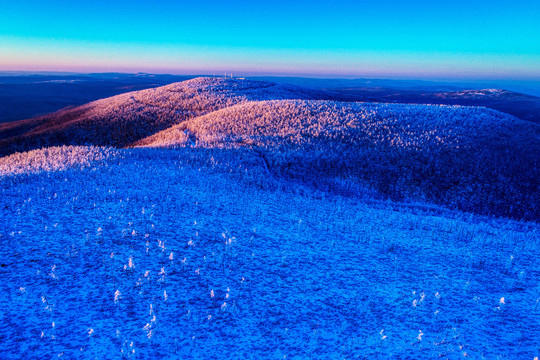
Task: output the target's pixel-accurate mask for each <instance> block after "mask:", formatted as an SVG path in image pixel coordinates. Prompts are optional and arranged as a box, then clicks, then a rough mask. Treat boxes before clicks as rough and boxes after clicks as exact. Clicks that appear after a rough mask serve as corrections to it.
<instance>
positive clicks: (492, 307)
mask: <svg viewBox="0 0 540 360" xmlns="http://www.w3.org/2000/svg"><path fill="white" fill-rule="evenodd" d="M66 151H67V150H66V149H64V150H62V151H58V150H57V149H56V150H54V151H52V152H50V154H53V156H50V157H49V158H48V159H49V161H51V162H53V163H54V162H58V163H65V156H66V155H65V153H66ZM67 153H69V154H81V156H82V157H83V158H84V157H85V156H88V154H91V155H92V154H100V153H103V154H106V155H107V156H98V157H97V160H99V161H83V160H84V159H83V160H81V161H72V163H70V164H71V165H70V166H75V167H67V166H63V167H55V166H49V167H44V166H42V165H40V166H41V167H39V166H38V168H36V167H33V168H32V167H31V166H30V165H29V164H27V163H25V162H24V161H21V160H17V159H14V158H12V159H11V160H10V161H13V162H16V163H17V164H18V165H17V164H10V166H11V169H14V170H12V172H13V174H9V173H7V172H5V173H4V174H3V175H0V176H1V177H0V191H1V196H0V209H1V210H0V223H1V224H2V226H1V227H0V276H1V279H2V281H1V282H0V289H1V292H0V302H1V303H0V305H1V306H0V319H2V321H1V322H0V344H1V345H0V358H2V359H10V358H12V359H19V358H26V359H31V358H32V359H41V358H42V359H51V358H57V357H60V358H69V359H73V358H75V359H77V358H80V359H86V358H96V359H119V358H133V359H154V358H171V359H173V358H174V359H176V358H178V359H180V358H182V359H189V358H201V359H215V358H253V359H259V358H276V359H278V358H279V359H283V358H285V357H286V358H287V359H295V358H324V359H327V358H370V359H371V358H390V357H394V358H400V359H404V358H411V359H419V358H450V359H454V358H463V357H464V356H468V357H469V358H473V359H483V358H485V359H497V358H501V359H531V360H532V359H534V357H536V356H539V355H540V304H539V303H538V301H539V299H540V286H539V285H540V284H539V280H538V279H539V278H540V262H539V261H538V260H539V259H540V255H539V253H540V233H539V230H540V228H539V226H538V224H537V223H531V222H529V223H524V222H517V221H513V220H505V219H492V218H487V217H476V216H473V215H469V214H465V213H459V212H450V211H445V210H442V209H441V210H440V211H435V212H428V211H424V210H422V208H421V207H420V208H413V207H411V206H405V205H403V206H399V204H393V203H381V202H378V203H376V202H373V203H369V202H365V201H363V202H359V201H357V200H354V199H351V198H343V197H339V196H336V195H330V194H327V193H324V192H316V191H315V190H310V189H308V188H305V187H301V186H300V185H297V184H294V183H289V182H284V181H285V180H281V179H277V178H274V177H273V176H271V175H269V174H268V173H267V172H266V170H265V167H264V163H263V162H262V161H261V159H260V158H259V157H258V156H257V155H256V154H254V153H253V154H250V153H249V150H245V149H244V150H241V149H229V150H227V149H203V148H194V149H190V148H184V149H175V150H169V149H132V150H118V151H117V150H114V151H105V150H103V149H96V148H75V149H73V148H70V149H69V151H67ZM92 156H94V155H92ZM33 157H34V158H37V159H39V158H40V156H39V153H33ZM92 159H94V158H92ZM94 160H95V159H94ZM4 161H5V159H4ZM81 164H82V165H81ZM4 165H5V164H4ZM25 169H26V170H28V171H25ZM39 170H46V171H41V172H39ZM36 171H38V172H36Z"/></svg>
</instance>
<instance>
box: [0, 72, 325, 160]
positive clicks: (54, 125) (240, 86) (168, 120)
mask: <svg viewBox="0 0 540 360" xmlns="http://www.w3.org/2000/svg"><path fill="white" fill-rule="evenodd" d="M332 96H333V95H332V94H331V93H327V92H323V91H317V90H310V89H306V88H301V87H297V86H292V85H278V84H274V83H269V82H261V81H250V80H237V79H224V78H196V79H192V80H188V81H184V82H180V83H174V84H171V85H167V86H162V87H158V88H154V89H148V90H140V91H135V92H130V93H125V94H121V95H117V96H113V97H110V98H106V99H102V100H98V101H94V102H91V103H89V104H86V105H83V106H79V107H75V108H71V109H67V110H62V111H59V112H56V113H53V114H50V115H46V116H43V117H40V118H36V119H29V120H23V121H16V122H13V123H8V124H0V155H7V154H11V153H13V152H16V151H27V150H32V149H37V148H40V147H43V146H59V145H85V144H92V145H103V146H117V147H124V146H128V145H130V144H131V143H133V142H134V141H136V140H139V139H141V138H144V137H146V136H149V135H151V134H154V133H155V132H158V131H160V130H163V129H165V128H167V127H169V126H171V125H174V124H178V123H181V122H182V121H185V120H187V119H190V118H193V117H196V116H199V115H203V114H206V113H208V112H211V111H215V110H218V109H222V108H225V107H228V106H231V105H235V104H238V103H242V102H245V101H250V100H272V99H322V98H324V99H328V98H332Z"/></svg>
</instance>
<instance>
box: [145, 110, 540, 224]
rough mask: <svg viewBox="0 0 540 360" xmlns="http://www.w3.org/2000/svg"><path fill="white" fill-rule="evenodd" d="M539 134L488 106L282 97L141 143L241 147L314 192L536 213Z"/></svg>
mask: <svg viewBox="0 0 540 360" xmlns="http://www.w3.org/2000/svg"><path fill="white" fill-rule="evenodd" d="M539 139H540V126H538V125H535V124H532V123H529V122H526V121H522V120H519V119H517V118H515V117H513V116H510V115H507V114H504V113H500V112H497V111H494V110H490V109H486V108H479V107H462V106H440V105H437V106H434V105H403V104H373V103H340V102H331V101H301V100H283V101H264V102H249V103H245V104H240V105H236V106H233V107H228V108H226V109H222V110H219V111H216V112H212V113H209V114H207V115H204V116H201V117H197V118H194V119H192V120H190V121H186V122H184V123H182V124H180V125H176V126H173V127H171V128H169V129H166V130H164V131H161V132H159V133H157V134H155V135H152V136H150V137H148V138H146V139H143V140H142V141H140V142H139V143H141V144H144V145H145V146H155V147H162V146H164V147H171V146H173V147H174V146H199V147H225V148H230V147H245V148H250V149H254V150H255V151H257V152H259V153H261V154H262V156H263V157H264V158H265V160H266V161H267V162H268V166H269V167H270V170H271V171H273V172H274V174H275V175H279V176H285V177H288V178H294V179H298V180H301V181H303V182H305V183H310V184H312V185H314V186H316V187H317V188H319V189H324V190H332V191H335V192H337V193H340V194H354V195H360V196H366V195H365V194H367V196H373V194H374V193H379V194H382V195H384V196H390V198H392V199H394V200H409V201H419V200H423V201H428V202H434V203H437V204H441V205H445V206H449V207H451V208H457V209H462V210H466V211H472V212H478V213H483V214H494V215H498V216H500V215H503V216H511V217H515V218H527V219H539V218H540V189H539V184H538V178H539V173H540V169H539V167H538V161H537V160H538V156H537V154H539V153H540V141H539ZM495 179H496V180H495Z"/></svg>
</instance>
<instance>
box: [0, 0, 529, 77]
mask: <svg viewBox="0 0 540 360" xmlns="http://www.w3.org/2000/svg"><path fill="white" fill-rule="evenodd" d="M539 23H540V1H538V0H535V1H532V0H531V1H529V0H525V1H519V0H514V1H506V0H490V1H483V0H467V1H463V0H453V1H436V0H430V1H419V0H416V1H415V0H409V1H407V0H378V1H374V0H371V1H339V0H338V1H333V2H330V1H318V0H309V1H308V0H301V1H294V2H292V1H282V0H277V1H271V2H264V3H262V2H261V3H256V2H251V1H235V0H232V1H231V0H229V1H220V2H218V1H201V0H199V1H189V2H186V1H173V0H162V1H159V0H156V1H153V2H151V1H126V0H119V1H114V0H107V1H105V0H92V1H86V2H84V3H83V2H82V1H75V0H66V1H60V0H16V1H15V0H0V70H36V71H47V70H49V71H50V70H55V71H127V72H136V71H144V72H155V73H160V72H168V73H199V74H202V73H207V74H211V73H223V72H234V73H236V74H254V73H269V74H270V73H271V74H278V73H279V74H299V75H307V74H313V75H317V74H318V75H339V76H373V77H394V78H430V79H520V80H527V79H530V80H540V25H539Z"/></svg>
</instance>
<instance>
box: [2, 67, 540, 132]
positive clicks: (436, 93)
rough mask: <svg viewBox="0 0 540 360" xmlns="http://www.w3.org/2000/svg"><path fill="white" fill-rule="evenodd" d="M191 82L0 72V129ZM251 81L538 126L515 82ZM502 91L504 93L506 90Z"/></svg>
mask: <svg viewBox="0 0 540 360" xmlns="http://www.w3.org/2000/svg"><path fill="white" fill-rule="evenodd" d="M194 77H195V76H180V75H154V74H144V73H141V74H121V73H99V74H73V73H50V72H45V73H25V72H0V123H3V122H10V121H16V120H23V119H28V118H32V117H35V116H40V115H46V114H48V113H51V112H54V111H57V110H60V109H62V108H65V107H68V106H78V105H82V104H85V103H88V102H90V101H94V100H98V99H102V98H105V97H109V96H113V95H118V94H121V93H125V92H129V91H135V90H142V89H147V88H152V87H157V86H163V85H167V84H171V83H174V82H179V81H184V80H188V79H191V78H194ZM249 79H252V80H262V81H269V82H275V83H281V84H293V85H298V86H302V87H308V88H312V89H318V90H326V91H330V92H332V93H333V94H332V95H331V96H330V97H329V98H328V99H332V100H341V101H370V102H393V103H417V104H449V105H466V106H469V105H470V106H486V107H489V108H492V109H496V110H500V111H503V112H506V113H509V114H512V115H515V116H517V117H519V118H520V119H523V120H528V121H533V122H536V123H539V122H540V120H539V119H540V98H539V97H537V96H534V95H536V94H539V95H540V90H535V89H540V85H538V86H536V87H535V86H533V85H534V84H533V85H530V86H525V85H523V84H520V83H513V82H501V83H497V84H489V83H458V82H454V83H452V82H435V81H417V80H384V79H317V78H300V77H250V78H249ZM491 85H497V86H501V87H500V88H503V89H507V91H503V92H502V93H499V94H494V93H489V92H488V93H485V94H484V96H482V97H473V98H471V97H469V96H463V94H461V95H459V96H456V94H460V93H461V92H463V91H466V92H467V91H472V92H478V91H479V90H477V89H485V88H486V86H491ZM505 85H507V86H508V88H506V87H504V86H505ZM482 86H484V87H482ZM492 87H493V86H492ZM508 89H513V91H509V90H508ZM521 90H522V91H521ZM516 91H517V92H516ZM520 91H521V92H520ZM523 92H525V93H523Z"/></svg>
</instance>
